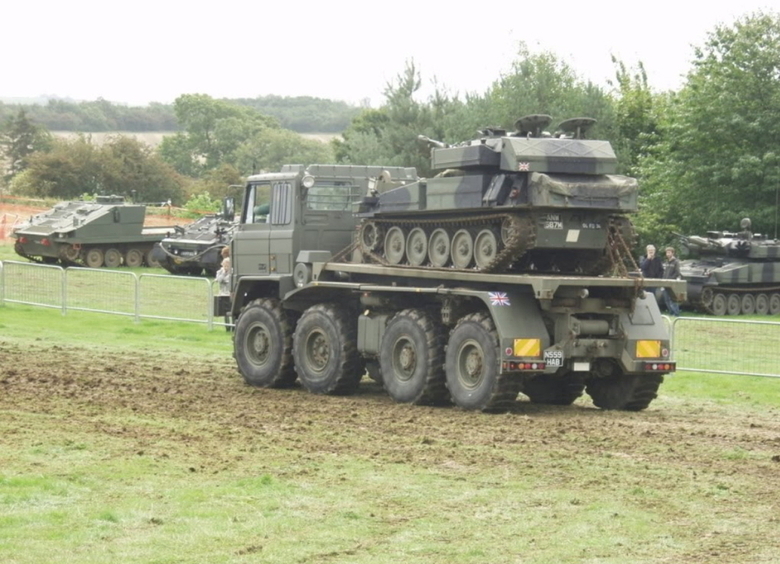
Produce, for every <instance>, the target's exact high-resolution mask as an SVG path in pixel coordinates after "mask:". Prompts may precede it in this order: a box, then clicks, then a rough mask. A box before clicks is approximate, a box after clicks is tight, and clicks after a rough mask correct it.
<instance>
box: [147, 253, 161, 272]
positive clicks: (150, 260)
mask: <svg viewBox="0 0 780 564" xmlns="http://www.w3.org/2000/svg"><path fill="white" fill-rule="evenodd" d="M153 252H154V249H149V250H148V251H146V255H144V262H145V263H146V266H148V267H149V268H160V267H161V265H160V261H159V260H157V257H156V256H155V255H154V254H153Z"/></svg>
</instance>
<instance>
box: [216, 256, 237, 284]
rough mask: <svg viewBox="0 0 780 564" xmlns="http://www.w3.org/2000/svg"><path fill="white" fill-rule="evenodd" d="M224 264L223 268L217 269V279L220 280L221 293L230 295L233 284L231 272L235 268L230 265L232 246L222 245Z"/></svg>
mask: <svg viewBox="0 0 780 564" xmlns="http://www.w3.org/2000/svg"><path fill="white" fill-rule="evenodd" d="M221 254H222V264H221V268H220V269H219V270H217V275H216V280H217V282H219V295H220V296H229V295H230V289H231V288H230V286H231V281H230V279H231V274H232V273H233V268H232V267H231V266H230V247H222V252H221Z"/></svg>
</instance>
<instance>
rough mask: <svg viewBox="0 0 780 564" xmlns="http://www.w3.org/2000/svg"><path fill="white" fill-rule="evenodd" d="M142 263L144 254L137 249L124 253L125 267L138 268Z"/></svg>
mask: <svg viewBox="0 0 780 564" xmlns="http://www.w3.org/2000/svg"><path fill="white" fill-rule="evenodd" d="M143 263H144V254H143V253H142V252H141V251H139V250H138V249H130V250H128V251H127V252H126V253H125V266H127V267H130V268H138V267H139V266H141V265H142V264H143Z"/></svg>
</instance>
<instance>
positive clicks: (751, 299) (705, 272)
mask: <svg viewBox="0 0 780 564" xmlns="http://www.w3.org/2000/svg"><path fill="white" fill-rule="evenodd" d="M740 227H741V228H742V231H740V232H739V233H729V232H726V231H708V232H707V236H706V237H698V236H690V237H686V236H682V235H680V236H679V237H680V242H681V244H682V245H683V247H684V248H686V249H687V251H688V252H689V253H690V255H691V256H692V257H693V258H690V259H686V260H683V261H681V262H680V273H681V274H682V277H683V278H684V279H685V280H686V281H687V282H688V299H689V304H690V305H691V306H692V307H693V308H695V309H697V310H698V311H702V312H705V313H710V314H713V315H739V314H744V315H750V314H756V313H757V314H760V315H766V314H770V315H780V240H777V239H767V238H766V237H765V236H763V235H760V234H755V233H753V232H752V231H751V222H750V219H747V218H745V219H743V220H742V221H741V222H740Z"/></svg>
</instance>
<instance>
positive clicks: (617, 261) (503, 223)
mask: <svg viewBox="0 0 780 564" xmlns="http://www.w3.org/2000/svg"><path fill="white" fill-rule="evenodd" d="M394 226H395V227H401V228H406V229H407V230H410V229H413V228H415V227H420V226H425V227H428V228H430V230H431V231H432V230H433V229H437V228H440V227H441V228H448V229H449V230H450V231H451V232H453V231H456V230H458V229H463V228H468V227H472V228H489V229H493V230H495V231H500V233H501V237H500V241H499V243H500V244H502V246H501V247H500V249H499V250H498V252H497V253H496V255H495V256H494V257H493V258H492V260H491V261H490V263H488V264H487V265H485V266H484V267H482V268H478V267H470V268H465V269H464V268H457V267H455V266H454V265H451V264H450V265H449V266H446V267H438V266H433V265H431V264H430V263H428V262H426V263H425V264H423V265H420V266H412V265H410V264H406V263H399V264H395V263H392V262H391V261H389V260H388V259H387V258H386V257H385V256H384V254H383V252H382V247H383V243H384V240H383V237H384V233H385V229H386V228H391V227H394ZM357 229H358V233H357V241H356V243H355V244H354V245H353V246H351V247H350V249H349V250H357V251H358V254H359V256H360V259H359V262H371V263H375V264H381V265H383V266H392V267H396V268H424V269H426V270H439V271H446V272H453V271H455V272H473V271H474V270H479V271H480V272H485V273H504V272H507V271H508V270H509V269H510V268H512V271H513V272H523V271H529V270H530V269H529V268H528V266H527V264H526V263H528V262H529V261H528V260H527V253H528V252H529V251H531V250H532V249H534V247H535V243H536V223H535V220H534V218H533V217H528V216H522V215H519V214H513V213H502V214H490V215H481V216H474V217H470V218H468V219H462V218H451V219H427V220H407V219H370V220H366V221H364V222H362V223H361V224H360V225H359V226H358V228H357ZM369 231H373V233H371V232H369ZM372 239H373V241H372V243H367V242H366V241H367V240H372ZM635 243H636V231H635V230H634V227H633V225H632V223H631V222H630V221H629V220H628V218H625V217H621V216H613V217H611V218H610V220H609V225H608V227H607V245H606V247H605V252H604V253H603V254H602V255H601V256H599V257H598V258H597V259H595V260H594V261H592V262H591V261H580V260H573V261H564V262H563V263H562V264H564V265H566V266H565V267H564V268H561V269H560V272H561V273H581V274H586V275H591V276H597V275H602V274H610V273H612V274H614V275H617V276H623V277H627V276H628V270H629V268H631V269H633V270H639V267H638V266H637V264H636V262H635V260H634V258H633V255H632V254H631V249H632V248H633V247H634V246H635ZM581 253H582V254H583V256H588V257H589V258H592V257H593V251H581ZM587 253H590V255H587ZM547 254H548V255H549V256H555V252H554V251H549V252H548V253H547ZM575 254H576V252H575ZM559 258H560V259H562V260H563V259H564V257H563V256H561V257H559ZM586 262H587V263H588V264H585V263H586Z"/></svg>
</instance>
